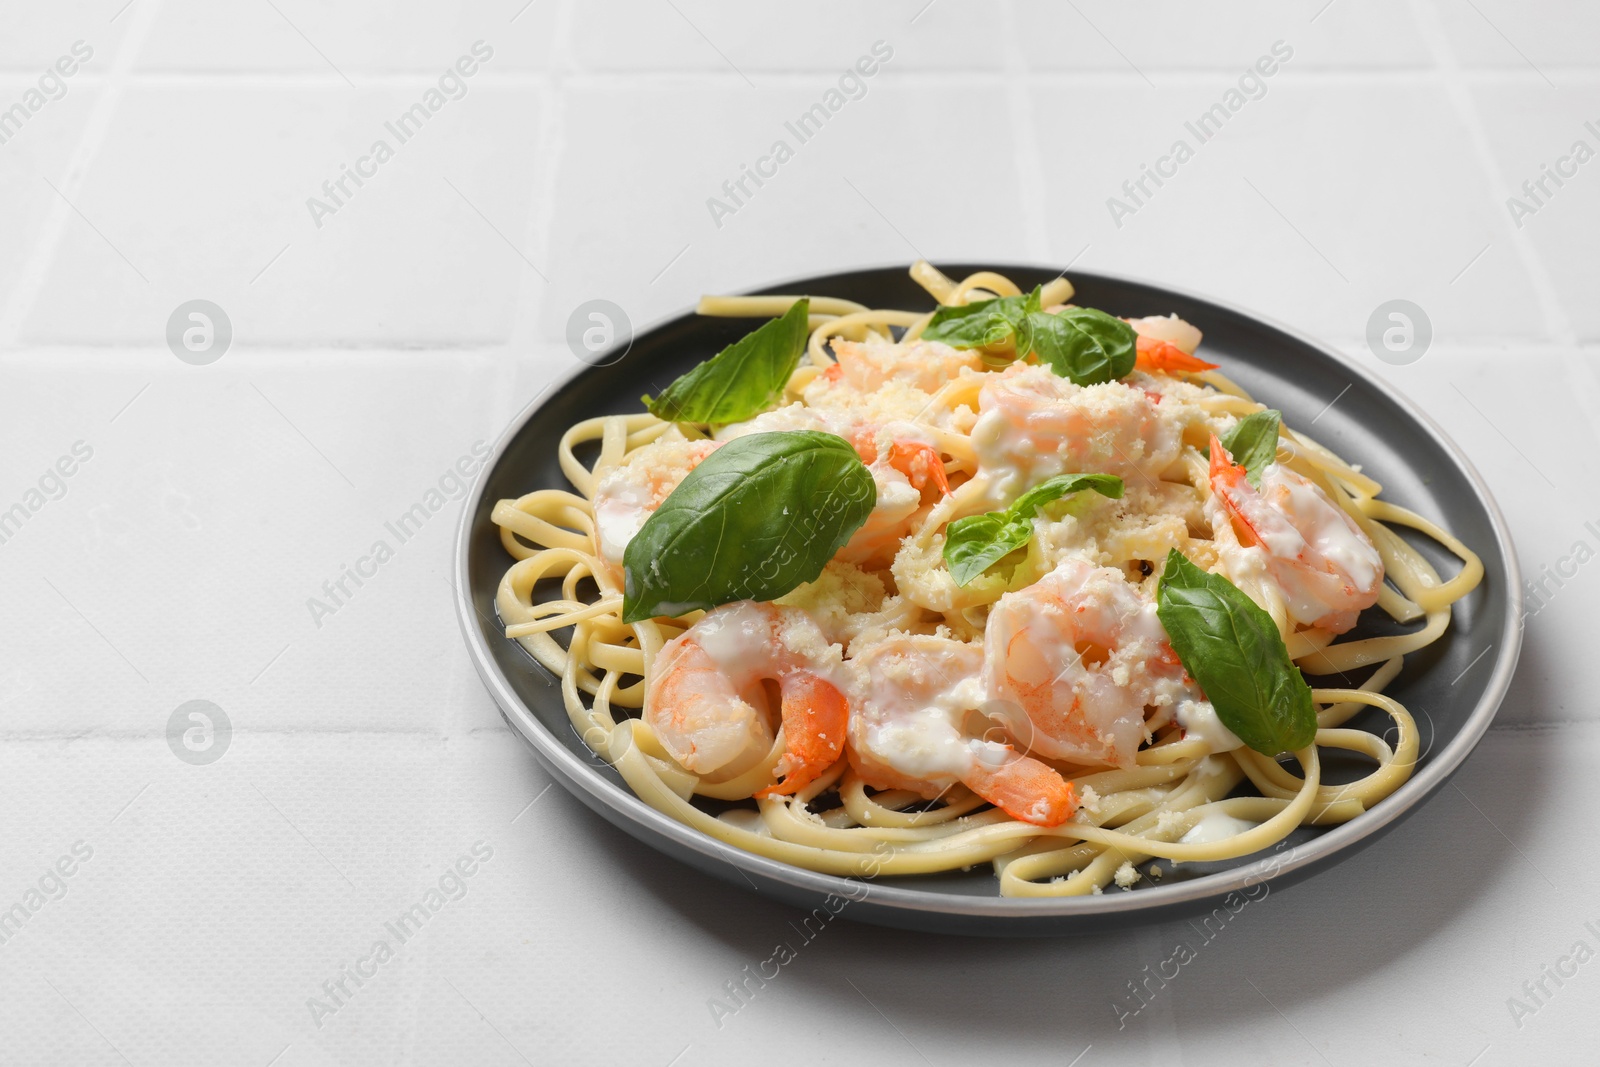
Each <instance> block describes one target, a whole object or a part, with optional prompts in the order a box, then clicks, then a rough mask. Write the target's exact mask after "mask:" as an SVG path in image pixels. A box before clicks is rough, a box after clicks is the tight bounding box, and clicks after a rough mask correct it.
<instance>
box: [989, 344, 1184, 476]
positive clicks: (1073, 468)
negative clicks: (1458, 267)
mask: <svg viewBox="0 0 1600 1067" xmlns="http://www.w3.org/2000/svg"><path fill="white" fill-rule="evenodd" d="M978 410H979V411H980V412H981V414H980V415H979V416H978V422H977V425H976V426H974V427H973V430H972V444H973V450H974V452H975V453H976V454H977V458H978V470H979V474H980V475H982V476H984V477H985V478H987V479H988V480H989V482H990V490H989V492H990V496H991V498H993V499H995V500H996V501H997V502H1000V503H1009V502H1010V501H1012V500H1014V499H1016V497H1017V496H1019V495H1020V494H1021V493H1022V492H1023V491H1025V490H1026V489H1028V488H1029V487H1030V486H1033V485H1037V484H1038V483H1039V482H1042V481H1044V480H1045V479H1046V478H1050V477H1054V476H1055V475H1057V474H1066V473H1069V472H1070V473H1073V474H1081V473H1093V472H1100V473H1105V474H1116V475H1119V476H1121V477H1123V478H1125V479H1130V480H1131V479H1138V480H1139V481H1140V482H1141V483H1142V484H1146V485H1153V484H1154V483H1155V481H1156V480H1157V479H1158V478H1159V477H1160V475H1161V472H1162V471H1164V470H1165V469H1166V468H1168V467H1169V466H1171V465H1172V463H1173V461H1174V460H1175V459H1177V457H1178V449H1179V445H1180V429H1179V427H1178V425H1177V424H1176V423H1174V422H1173V421H1172V420H1170V419H1163V418H1162V417H1161V413H1160V411H1159V410H1158V409H1157V405H1156V401H1155V400H1153V399H1152V398H1151V397H1150V396H1149V395H1147V394H1146V393H1145V392H1144V391H1143V390H1141V389H1136V388H1134V387H1132V386H1129V385H1126V384H1124V383H1122V382H1106V383H1104V384H1102V385H1091V386H1087V387H1084V386H1078V385H1074V384H1073V383H1072V382H1069V381H1067V380H1066V379H1065V378H1062V377H1059V376H1058V375H1056V374H1054V373H1052V372H1051V371H1050V370H1049V369H1048V368H1045V367H1034V366H1024V365H1014V366H1012V367H1010V368H1008V369H1006V370H1005V371H1003V372H1001V373H999V374H996V375H993V376H992V377H991V380H990V381H989V382H988V384H986V385H985V386H984V387H983V391H982V392H981V393H980V394H979V397H978Z"/></svg>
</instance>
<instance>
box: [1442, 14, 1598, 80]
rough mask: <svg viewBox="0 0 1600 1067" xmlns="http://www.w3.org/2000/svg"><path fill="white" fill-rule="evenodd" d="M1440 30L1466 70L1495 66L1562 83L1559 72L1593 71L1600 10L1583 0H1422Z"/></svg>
mask: <svg viewBox="0 0 1600 1067" xmlns="http://www.w3.org/2000/svg"><path fill="white" fill-rule="evenodd" d="M1426 2H1427V3H1429V4H1430V5H1431V6H1432V7H1433V9H1434V11H1435V13H1436V17H1437V18H1438V20H1439V24H1440V26H1441V27H1442V28H1443V31H1444V35H1445V39H1446V41H1447V42H1448V45H1449V47H1450V50H1451V52H1452V53H1453V54H1454V55H1455V57H1456V59H1457V60H1458V61H1459V62H1461V63H1462V64H1464V65H1466V66H1469V67H1483V68H1488V67H1496V68H1502V69H1505V70H1509V71H1516V72H1518V73H1520V74H1525V75H1528V76H1530V77H1531V78H1533V79H1536V80H1538V81H1539V82H1540V83H1541V84H1543V79H1544V78H1545V77H1547V76H1548V77H1551V78H1553V79H1554V80H1555V81H1556V84H1558V85H1559V84H1561V82H1560V74H1559V71H1558V70H1556V69H1555V68H1558V67H1560V66H1563V65H1569V64H1576V65H1582V66H1587V67H1592V66H1593V64H1594V51H1593V49H1592V48H1590V47H1589V42H1591V41H1593V40H1594V38H1595V35H1596V34H1597V33H1600V11H1596V9H1595V7H1594V5H1593V4H1585V3H1583V2H1582V0H1540V2H1539V3H1536V4H1519V3H1514V2H1512V0H1472V3H1470V4H1456V3H1441V2H1440V0H1426Z"/></svg>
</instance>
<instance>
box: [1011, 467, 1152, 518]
mask: <svg viewBox="0 0 1600 1067" xmlns="http://www.w3.org/2000/svg"><path fill="white" fill-rule="evenodd" d="M1122 488H1123V487H1122V479H1121V478H1118V477H1117V476H1116V475H1115V474H1058V475H1056V476H1055V477H1054V478H1048V479H1046V480H1045V481H1042V482H1040V483H1039V484H1038V485H1036V486H1034V487H1033V488H1032V489H1029V490H1028V491H1027V492H1026V493H1023V494H1022V495H1021V496H1019V497H1017V499H1016V501H1015V503H1013V504H1012V505H1011V507H1010V508H1008V509H1007V510H1008V511H1011V512H1012V513H1014V514H1016V515H1019V516H1021V517H1022V518H1025V519H1031V518H1033V513H1034V512H1035V511H1036V510H1038V509H1039V508H1042V507H1044V506H1045V505H1046V504H1049V503H1051V502H1052V501H1056V500H1060V499H1061V498H1062V497H1064V496H1068V495H1070V494H1072V493H1081V492H1083V491H1084V490H1085V489H1093V490H1094V491H1095V492H1097V493H1099V494H1100V495H1101V496H1108V497H1110V498H1111V499H1112V500H1116V499H1117V498H1119V497H1121V496H1122Z"/></svg>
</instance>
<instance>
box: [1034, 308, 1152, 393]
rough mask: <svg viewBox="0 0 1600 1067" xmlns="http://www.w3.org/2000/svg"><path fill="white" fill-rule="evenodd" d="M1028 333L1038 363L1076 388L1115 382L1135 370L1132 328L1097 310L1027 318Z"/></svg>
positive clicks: (1036, 313) (1134, 335)
mask: <svg viewBox="0 0 1600 1067" xmlns="http://www.w3.org/2000/svg"><path fill="white" fill-rule="evenodd" d="M1027 332H1028V335H1029V338H1030V340H1031V342H1032V345H1031V348H1032V351H1033V352H1034V353H1036V354H1037V355H1038V357H1039V362H1041V363H1043V364H1045V365H1046V366H1048V367H1049V368H1050V369H1051V370H1053V371H1055V372H1056V373H1057V374H1059V375H1061V377H1063V378H1065V379H1067V380H1068V381H1070V382H1073V383H1075V384H1077V385H1098V384H1099V383H1101V382H1114V381H1116V380H1117V379H1118V378H1122V377H1125V376H1126V375H1127V374H1128V373H1129V372H1131V371H1132V370H1133V363H1134V359H1135V358H1136V353H1135V342H1136V340H1137V335H1136V334H1135V333H1134V332H1133V327H1132V326H1129V325H1128V324H1127V323H1126V322H1123V321H1122V320H1121V319H1119V318H1117V317H1116V316H1115V315H1107V314H1106V313H1105V312H1104V311H1097V310H1095V309H1094V308H1079V307H1072V308H1064V309H1063V310H1062V311H1061V313H1060V314H1058V315H1049V314H1046V313H1045V312H1042V311H1036V312H1032V313H1030V314H1029V315H1028V324H1027Z"/></svg>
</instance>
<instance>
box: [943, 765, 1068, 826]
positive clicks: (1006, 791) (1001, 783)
mask: <svg viewBox="0 0 1600 1067" xmlns="http://www.w3.org/2000/svg"><path fill="white" fill-rule="evenodd" d="M1007 752H1008V756H1007V758H1006V759H1004V760H1003V761H1002V762H1001V763H1000V765H999V766H998V767H990V766H989V765H988V764H987V763H986V762H985V761H984V758H983V757H982V756H981V755H980V756H978V757H977V758H976V759H974V760H973V769H972V771H971V772H970V773H968V775H967V776H966V777H965V778H964V779H963V784H965V785H966V787H967V788H968V789H970V790H972V791H973V792H974V793H976V794H978V795H979V796H981V797H982V798H983V799H985V800H987V801H988V802H989V803H991V804H993V805H994V806H995V807H997V808H999V809H1000V810H1001V811H1004V812H1005V813H1006V814H1007V815H1009V816H1011V817H1012V818H1013V819H1016V820H1018V821H1020V822H1026V823H1032V824H1033V825H1034V826H1060V825H1061V824H1062V823H1064V822H1066V821H1067V820H1068V819H1070V818H1072V816H1073V815H1074V814H1076V813H1077V810H1078V795H1077V793H1076V792H1075V791H1074V790H1073V788H1072V783H1071V782H1069V781H1067V780H1066V779H1065V778H1062V777H1061V775H1060V773H1058V772H1057V771H1056V770H1055V769H1054V768H1052V767H1050V766H1049V765H1048V764H1045V763H1043V762H1041V761H1039V760H1036V759H1034V758H1033V757H1032V756H1021V755H1018V754H1017V753H1016V752H1014V751H1011V750H1009V749H1008V750H1007Z"/></svg>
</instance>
